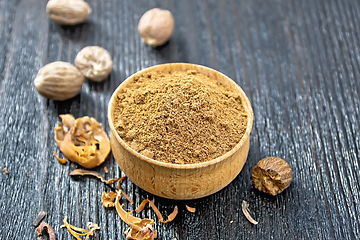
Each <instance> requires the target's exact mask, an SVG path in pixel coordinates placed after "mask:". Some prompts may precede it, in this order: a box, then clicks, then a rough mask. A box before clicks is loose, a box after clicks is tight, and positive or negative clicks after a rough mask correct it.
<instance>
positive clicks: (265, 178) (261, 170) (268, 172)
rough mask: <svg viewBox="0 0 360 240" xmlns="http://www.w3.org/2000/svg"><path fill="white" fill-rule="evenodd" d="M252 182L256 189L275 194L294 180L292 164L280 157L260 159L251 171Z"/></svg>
mask: <svg viewBox="0 0 360 240" xmlns="http://www.w3.org/2000/svg"><path fill="white" fill-rule="evenodd" d="M251 176H252V182H253V185H254V186H255V188H256V189H258V190H259V191H262V192H265V193H268V194H270V195H273V196H275V195H276V194H279V193H281V192H282V191H284V190H285V189H286V188H287V187H289V185H290V183H291V180H292V170H291V167H290V165H289V164H288V163H287V162H286V161H285V160H283V159H281V158H278V157H268V158H264V159H262V160H260V161H259V162H258V164H256V166H255V167H254V169H253V170H252V171H251Z"/></svg>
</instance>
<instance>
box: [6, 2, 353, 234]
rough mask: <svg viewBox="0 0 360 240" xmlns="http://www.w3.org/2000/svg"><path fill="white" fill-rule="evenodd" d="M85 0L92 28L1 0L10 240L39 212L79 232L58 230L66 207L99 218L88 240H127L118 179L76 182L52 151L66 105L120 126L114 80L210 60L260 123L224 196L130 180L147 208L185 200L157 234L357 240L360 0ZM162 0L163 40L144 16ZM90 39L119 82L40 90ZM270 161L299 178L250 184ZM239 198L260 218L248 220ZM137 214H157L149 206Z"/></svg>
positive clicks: (72, 213)
mask: <svg viewBox="0 0 360 240" xmlns="http://www.w3.org/2000/svg"><path fill="white" fill-rule="evenodd" d="M87 2H88V3H89V5H90V6H91V7H92V10H93V12H92V14H91V15H90V17H89V19H88V20H87V21H86V23H84V24H82V25H78V26H73V27H62V26H59V25H58V24H56V23H54V22H52V21H50V20H49V19H48V17H47V15H46V12H45V6H46V1H41V0H12V1H8V0H0V160H1V163H0V169H3V168H4V167H6V168H7V170H8V172H9V173H8V174H5V173H3V172H1V174H0V190H1V194H0V215H1V219H2V224H1V226H0V239H35V238H36V236H37V235H36V233H35V228H34V227H33V226H32V222H33V219H34V218H35V216H36V215H37V214H38V212H40V211H42V210H43V211H45V212H46V213H47V216H46V219H45V220H46V221H47V222H48V223H49V224H50V225H51V226H52V227H53V228H54V230H55V232H56V235H57V238H58V239H72V238H71V236H70V234H69V233H68V232H67V231H66V230H64V229H60V225H61V224H62V219H63V218H64V216H68V221H69V223H71V224H73V225H75V226H79V227H85V226H86V223H87V222H88V221H91V222H94V223H98V224H99V226H100V227H101V230H100V231H98V232H96V234H95V235H94V236H92V237H91V239H109V238H110V239H113V240H114V239H125V235H124V234H123V232H124V231H125V230H126V229H127V225H126V224H124V223H123V222H122V221H121V220H120V218H119V216H117V214H116V212H115V210H114V209H105V208H103V207H102V205H101V194H102V191H104V190H105V191H109V190H110V188H109V187H108V186H106V185H104V184H103V183H101V182H99V181H98V180H97V179H95V178H91V177H89V178H87V177H86V178H72V177H70V176H69V173H70V171H71V170H73V169H75V168H77V167H78V166H77V165H76V164H73V163H71V164H69V163H67V164H66V165H60V164H59V163H58V162H57V161H56V160H55V158H54V157H53V155H52V152H53V150H54V149H56V143H55V140H54V135H53V127H54V126H55V125H56V123H57V121H58V120H59V118H58V114H62V113H71V114H73V115H74V116H75V117H81V116H84V115H88V116H91V117H95V118H96V119H97V120H98V121H99V122H100V123H102V125H103V126H104V128H105V130H106V131H107V133H108V134H109V133H110V129H109V127H108V124H107V105H108V101H109V99H110V96H111V94H112V92H113V91H114V90H115V88H116V87H117V86H118V85H119V84H120V83H121V82H122V81H123V80H125V79H126V78H127V77H128V76H130V75H131V74H132V73H134V72H136V71H138V70H140V69H143V68H145V67H149V66H153V65H155V64H159V63H167V62H190V63H196V64H201V65H205V66H208V67H211V68H214V69H216V70H219V71H220V72H222V73H224V74H225V75H227V76H229V77H230V78H232V79H233V80H234V81H236V82H237V83H238V84H239V85H240V86H241V87H242V88H243V90H244V91H245V92H246V94H247V95H248V97H249V99H250V102H251V103H252V107H253V110H254V124H253V131H252V133H251V135H250V143H251V144H250V152H249V156H248V160H247V162H246V164H245V166H244V168H243V170H242V171H241V173H240V174H239V175H238V177H237V178H236V179H235V180H234V181H233V182H231V183H230V185H228V186H227V187H226V188H224V189H223V190H221V191H220V192H218V193H216V194H213V195H211V196H209V197H206V198H202V199H198V200H191V201H172V200H167V199H163V198H159V197H156V196H153V195H151V194H149V193H147V192H145V191H143V190H141V189H140V188H138V187H136V186H135V185H133V184H132V183H131V182H130V181H129V180H125V181H124V182H123V184H122V187H123V188H124V190H125V191H126V192H127V193H128V194H129V196H130V197H131V198H132V199H133V200H134V202H135V205H136V206H137V205H138V204H139V203H140V202H141V201H142V200H143V199H145V198H149V199H151V200H153V201H154V202H155V204H156V205H157V206H158V207H159V209H160V211H161V212H162V213H163V214H169V213H171V212H172V209H173V207H174V205H178V207H179V215H178V216H177V218H176V219H175V220H174V222H171V223H167V224H161V223H160V222H158V221H157V220H156V226H155V228H156V229H157V230H158V232H159V239H173V238H177V239H360V233H359V232H360V226H359V222H360V219H359V216H360V193H359V192H360V174H359V173H360V166H359V165H360V134H359V132H360V98H359V92H360V80H359V79H360V69H359V66H360V3H359V1H355V0H319V1H313V0H303V1H297V0H287V1H286V0H269V1H260V0H254V1H245V0H228V1H216V0H210V1H206V0H198V1H191V0H184V1H175V0H165V1H160V0H151V1H144V0H143V1H140V0H133V1H119V0H103V1H97V0H87ZM153 7H161V8H165V9H168V10H170V11H171V12H172V13H173V15H174V18H175V25H176V26H175V32H174V35H173V37H172V38H171V40H170V41H169V42H168V43H167V44H165V45H164V46H162V47H158V48H151V47H148V46H146V45H145V44H144V43H143V42H142V41H141V39H140V37H139V35H138V33H137V23H138V20H139V19H140V17H141V15H142V14H143V13H144V12H145V11H147V10H148V9H150V8H153ZM88 45H98V46H101V47H104V48H106V49H107V50H108V51H109V52H110V54H111V55H112V57H113V61H114V69H113V71H112V73H111V75H110V77H109V78H108V79H107V80H106V81H104V82H102V83H93V82H89V81H86V82H85V84H84V85H83V88H82V91H81V94H80V95H78V96H76V97H75V98H73V99H71V100H68V101H65V102H57V101H53V100H47V99H44V98H43V97H42V96H40V95H39V94H38V93H37V91H36V89H35V87H34V84H33V79H34V78H35V76H36V74H37V71H38V70H39V69H40V68H41V67H42V66H44V65H45V64H47V63H49V62H53V61H68V62H70V63H74V58H75V56H76V54H77V53H78V52H79V51H80V50H81V49H82V48H83V47H84V46H88ZM269 156H277V157H281V158H283V159H285V160H286V161H288V163H289V164H290V165H291V167H292V169H293V182H292V183H291V185H290V187H289V188H288V189H287V190H285V191H284V192H283V193H281V194H280V195H278V196H275V197H271V196H267V195H265V194H263V193H260V192H259V191H257V190H256V189H254V187H253V186H252V183H251V170H252V168H253V167H254V166H255V165H256V163H257V162H258V161H259V160H260V159H262V158H264V157H269ZM104 166H106V167H107V168H108V169H109V173H108V174H106V175H105V173H104ZM96 170H98V171H99V172H100V173H102V174H103V175H104V176H106V178H112V177H118V176H121V175H123V174H122V172H121V170H120V169H119V168H118V166H117V164H116V163H115V160H114V159H113V157H112V156H109V158H108V160H107V161H106V162H105V164H103V165H102V166H100V167H98V168H97V169H96ZM242 200H245V201H247V202H248V203H249V205H250V210H251V211H252V216H253V217H254V219H255V220H257V221H258V222H259V224H258V225H256V226H254V225H252V224H251V223H249V222H248V221H247V220H246V218H245V216H244V215H243V213H242V212H241V202H242ZM124 203H125V208H129V209H134V208H133V206H131V205H130V204H128V203H127V202H126V201H124ZM186 204H187V205H189V206H192V207H195V208H196V212H195V213H190V212H188V211H187V210H186V208H185V205H186ZM138 216H141V217H151V218H156V216H155V214H154V213H153V212H152V211H151V210H149V209H148V208H146V210H144V211H143V212H142V213H140V214H139V215H138Z"/></svg>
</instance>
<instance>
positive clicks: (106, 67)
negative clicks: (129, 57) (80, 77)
mask: <svg viewBox="0 0 360 240" xmlns="http://www.w3.org/2000/svg"><path fill="white" fill-rule="evenodd" d="M75 66H76V67H77V68H78V69H79V70H80V71H81V72H82V73H83V74H84V76H85V77H86V78H87V79H89V80H92V81H95V82H101V81H103V80H105V79H106V78H107V76H108V75H109V74H110V72H111V70H112V67H113V61H112V60H111V56H110V54H109V52H108V51H106V50H105V49H104V48H102V47H98V46H88V47H84V48H83V49H82V50H81V51H80V52H79V53H78V54H77V56H76V58H75Z"/></svg>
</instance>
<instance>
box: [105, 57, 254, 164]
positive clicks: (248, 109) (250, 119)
mask: <svg viewBox="0 0 360 240" xmlns="http://www.w3.org/2000/svg"><path fill="white" fill-rule="evenodd" d="M164 66H165V67H168V68H171V67H172V66H176V68H174V70H177V69H178V67H180V66H183V67H185V69H186V70H192V69H203V70H206V71H209V72H213V73H215V74H216V75H220V76H222V77H223V78H224V79H227V80H228V81H229V82H230V84H231V85H233V86H236V88H237V89H238V91H239V93H240V94H241V99H242V100H243V104H244V107H245V109H246V112H247V113H248V122H247V125H246V131H245V133H244V135H243V137H242V138H241V140H240V141H239V142H238V143H237V144H236V145H235V147H234V148H233V149H231V150H230V151H228V152H226V153H225V154H223V155H221V156H220V157H217V158H215V159H212V160H209V161H206V162H201V163H189V164H175V163H165V162H161V161H157V160H154V159H151V158H148V157H146V156H144V155H141V154H140V153H138V152H136V151H135V150H133V149H132V148H130V147H129V146H128V145H127V144H126V143H125V141H124V140H122V139H121V137H120V136H119V134H118V133H117V131H116V129H115V127H114V121H113V112H114V111H113V108H114V106H115V103H116V98H117V93H118V92H119V90H120V89H121V88H122V87H123V86H126V84H127V83H128V82H130V81H131V80H132V79H133V78H134V77H135V76H137V75H139V74H143V73H146V72H149V71H157V70H158V69H159V68H163V67H164ZM206 71H204V72H206ZM200 72H201V71H200ZM201 73H202V72H201ZM203 74H204V73H203ZM108 122H109V126H110V130H111V131H112V133H113V135H114V136H115V138H116V140H117V141H118V142H119V143H120V144H121V146H123V147H124V148H125V149H126V150H127V151H128V152H130V153H131V154H133V155H134V156H136V157H137V158H139V159H141V160H143V161H145V162H147V163H149V164H153V165H157V166H160V167H165V168H172V169H188V170H190V169H199V168H205V167H209V166H211V165H215V164H218V163H220V162H222V161H224V160H226V159H227V158H229V157H230V156H232V155H233V154H234V153H235V152H236V151H238V150H239V149H240V148H241V147H242V146H243V144H244V143H245V141H246V140H247V139H248V138H249V137H250V132H251V128H252V123H253V110H252V108H251V104H250V101H249V99H248V98H247V96H246V94H245V92H244V91H243V90H242V88H241V87H240V86H239V85H238V84H237V83H236V82H234V81H233V80H232V79H231V78H229V77H228V76H226V75H224V74H222V73H220V72H218V71H216V70H214V69H212V68H209V67H205V66H202V65H197V64H191V63H165V64H159V65H155V66H152V67H148V68H145V69H143V70H141V71H138V72H136V73H134V74H132V75H131V76H130V77H128V78H127V79H126V80H125V81H123V82H122V83H121V84H120V85H119V86H118V87H117V88H116V89H115V91H114V92H113V94H112V96H111V98H110V101H109V106H108Z"/></svg>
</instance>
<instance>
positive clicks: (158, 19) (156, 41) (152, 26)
mask: <svg viewBox="0 0 360 240" xmlns="http://www.w3.org/2000/svg"><path fill="white" fill-rule="evenodd" d="M173 30H174V18H173V16H172V14H171V12H170V11H168V10H162V9H159V8H153V9H150V10H149V11H147V12H146V13H144V15H143V16H142V17H141V18H140V21H139V25H138V31H139V33H140V35H141V37H142V38H143V39H144V41H145V43H146V44H148V45H150V46H161V45H163V44H164V43H166V42H167V41H168V40H169V38H170V36H171V34H172V32H173Z"/></svg>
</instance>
